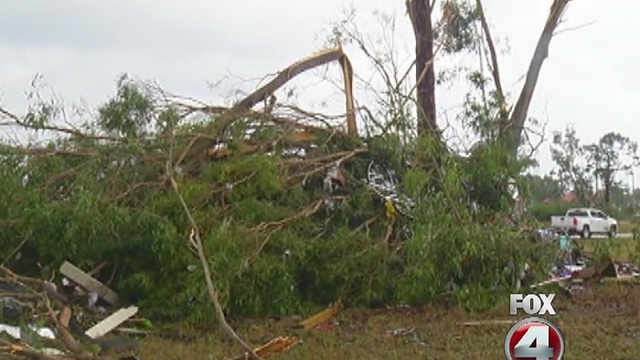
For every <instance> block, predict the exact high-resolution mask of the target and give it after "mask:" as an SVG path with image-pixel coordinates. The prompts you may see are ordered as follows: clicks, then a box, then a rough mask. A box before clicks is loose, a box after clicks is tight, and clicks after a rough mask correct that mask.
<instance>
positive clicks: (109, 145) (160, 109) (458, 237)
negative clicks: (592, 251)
mask: <svg viewBox="0 0 640 360" xmlns="http://www.w3.org/2000/svg"><path fill="white" fill-rule="evenodd" d="M324 54H326V53H324ZM240 103H242V102H240ZM347 103H349V100H347ZM54 110H55V109H54V108H51V107H47V106H46V105H45V104H38V106H35V107H33V108H32V111H31V112H29V113H27V114H26V115H24V116H18V115H15V114H13V113H11V112H9V111H7V110H3V111H2V112H3V114H4V115H5V117H7V119H8V120H10V121H12V122H13V123H14V124H15V125H18V126H21V127H25V128H30V129H38V130H47V131H54V132H57V133H58V134H64V135H66V136H65V137H60V138H58V139H56V140H53V141H51V142H49V143H47V144H45V145H43V146H28V147H21V146H9V145H6V146H4V147H3V148H2V162H1V163H0V166H2V169H3V173H4V174H5V177H4V180H3V182H2V184H3V187H2V192H1V193H0V197H2V199H3V200H4V201H5V202H6V203H11V204H13V205H12V206H10V207H5V208H3V210H2V211H1V213H0V217H1V219H2V227H0V237H2V239H3V241H2V245H0V251H2V254H13V255H12V256H11V257H10V258H8V259H7V261H8V262H9V263H10V264H11V265H12V266H13V267H14V268H16V269H17V270H19V271H21V272H24V273H25V274H28V275H37V276H48V275H49V274H51V272H52V269H55V268H56V267H57V266H59V265H60V263H61V262H63V261H64V260H69V261H72V262H74V263H76V264H78V266H82V267H87V268H92V267H94V266H96V265H97V264H98V263H100V262H103V261H105V262H107V263H108V265H107V266H104V267H102V268H101V270H100V272H99V273H98V274H97V275H96V276H97V277H99V278H100V279H101V280H103V281H104V282H106V283H112V284H113V287H114V288H115V289H117V290H118V291H119V292H120V293H122V294H128V295H129V300H130V301H135V302H138V303H140V305H141V308H143V309H145V311H147V312H148V313H149V314H151V315H155V316H158V317H160V318H162V317H163V316H166V317H173V316H179V315H180V316H182V315H186V314H189V316H190V317H192V318H193V319H194V320H198V319H200V320H204V319H207V318H209V316H210V314H211V313H210V312H208V311H203V309H205V308H199V307H194V306H193V305H194V304H203V305H204V304H206V301H207V297H208V296H207V292H206V291H205V290H204V289H203V287H202V286H201V276H198V273H199V270H197V269H198V268H197V267H195V268H194V267H193V265H195V264H197V263H198V259H197V257H195V256H194V253H193V252H197V250H198V248H199V247H198V245H197V244H195V245H194V243H195V241H192V240H193V239H190V237H189V234H190V233H191V231H192V229H194V228H195V229H196V234H197V235H198V236H200V237H201V241H202V248H203V250H204V252H205V253H206V254H208V265H209V266H210V267H211V273H212V274H214V275H213V276H214V277H215V278H214V280H213V281H214V283H215V284H216V286H217V289H216V293H217V294H218V295H216V297H217V298H218V299H219V300H220V303H221V304H222V306H224V307H225V308H226V309H227V310H228V311H230V312H231V313H233V314H235V315H259V314H266V313H270V314H273V313H296V312H301V311H304V309H306V308H308V307H309V306H311V307H314V306H324V305H326V304H327V303H329V302H332V301H334V300H335V299H336V298H340V297H343V298H345V299H346V301H347V302H348V303H349V304H355V305H358V304H359V305H376V304H383V303H388V302H396V301H402V302H425V301H428V300H429V299H434V298H437V297H438V296H440V295H441V294H442V293H445V292H447V291H448V290H450V287H451V286H453V284H455V287H456V288H457V289H458V290H457V291H456V292H455V294H457V295H456V296H458V297H460V299H461V300H462V301H463V302H465V303H467V305H468V306H469V307H470V308H481V307H482V306H483V305H482V304H485V305H487V304H489V303H490V299H491V298H492V297H493V296H494V294H493V292H492V291H490V290H488V289H490V288H492V287H493V286H495V285H499V284H503V285H504V288H505V289H506V288H507V287H508V286H509V285H508V284H511V281H512V280H513V276H514V274H516V273H517V266H516V264H521V263H523V261H524V259H525V258H527V259H530V258H532V254H531V253H530V252H529V250H527V249H528V248H527V247H526V246H523V243H522V242H521V241H519V240H517V239H518V238H519V236H518V235H517V233H515V232H512V231H506V230H505V229H503V228H502V225H501V224H498V223H490V222H489V218H490V217H492V216H494V215H495V214H497V213H499V211H500V209H501V208H502V209H505V211H507V210H506V209H508V206H507V207H505V205H508V203H509V201H512V200H513V199H511V197H510V195H509V194H508V193H507V192H506V191H502V192H501V190H499V189H496V188H495V186H494V185H495V184H493V183H492V182H485V183H484V184H476V185H477V186H476V188H477V189H476V191H478V194H480V193H483V191H481V190H482V189H484V190H486V191H485V192H490V193H492V194H494V195H493V196H486V194H485V195H483V198H482V199H475V200H477V201H475V200H474V201H475V202H472V201H471V199H470V197H469V196H470V195H469V194H468V193H467V191H466V188H465V186H466V184H468V181H469V179H471V178H473V177H474V176H476V175H473V174H478V170H479V169H483V171H484V173H482V174H489V172H492V171H493V173H492V174H491V176H494V175H496V176H499V177H504V176H507V175H508V174H506V173H504V174H502V175H500V172H504V171H506V170H505V169H504V168H502V167H500V166H497V164H496V162H495V160H494V158H495V153H491V152H487V153H486V154H484V155H482V154H481V153H478V155H477V156H476V157H474V158H473V159H468V160H464V159H460V158H458V157H451V158H449V159H448V160H446V161H445V162H444V165H443V166H444V168H443V170H444V171H443V172H444V174H445V176H444V178H443V180H444V181H441V180H440V179H437V180H436V179H435V178H432V177H430V176H429V172H428V170H427V169H426V168H424V167H422V166H421V165H420V164H421V163H422V164H424V163H425V162H424V159H425V158H428V157H429V156H431V155H429V152H428V149H429V145H428V144H427V143H424V142H417V143H415V144H412V145H409V146H401V145H400V143H399V142H398V139H397V138H395V137H394V136H393V135H387V136H384V137H373V138H359V137H354V136H351V135H350V134H348V133H347V132H343V131H342V130H341V128H340V127H339V125H340V124H338V125H336V124H335V120H332V119H329V118H327V117H323V116H322V115H319V114H312V113H309V112H306V111H303V110H301V109H297V108H295V107H292V106H286V105H280V104H273V107H272V108H271V109H269V111H253V110H245V111H244V112H241V113H237V112H236V111H237V109H236V110H234V109H233V108H232V109H225V108H221V107H213V106H209V105H203V104H198V103H195V102H194V101H186V100H184V99H182V98H179V97H176V96H171V95H168V94H167V93H166V92H165V91H163V90H161V89H158V88H156V87H153V86H148V85H145V84H141V83H137V82H133V81H130V80H128V79H126V78H122V79H121V80H120V81H119V82H118V87H117V92H116V95H115V96H114V98H113V99H111V100H110V101H108V102H106V103H105V104H104V106H103V107H101V109H100V111H99V114H100V115H99V116H98V118H96V119H92V120H90V121H89V122H87V123H86V124H84V126H83V129H85V130H82V131H81V130H78V129H71V128H62V127H56V126H55V125H52V124H54V122H52V118H53V117H54V116H55V114H56V112H55V111H54ZM230 113H233V118H232V120H233V121H229V120H228V119H230V118H229V116H231V115H229V114H230ZM47 116H49V117H47ZM347 119H349V116H348V117H347ZM219 121H225V122H228V125H226V129H225V131H223V132H220V133H218V134H215V135H212V134H210V133H208V132H207V131H206V130H207V129H211V128H212V126H214V127H215V124H216V123H217V122H219ZM332 122H333V123H334V124H331V123H332ZM347 128H349V127H348V126H347ZM200 139H205V140H207V141H209V142H210V144H212V146H209V147H207V148H204V149H203V151H201V152H198V153H194V152H193V149H194V146H193V144H194V143H196V142H197V141H200ZM188 163H191V164H197V166H193V167H188V166H186V165H185V164H188ZM408 163H411V164H412V165H411V166H408ZM171 164H173V166H171ZM167 166H168V167H167ZM168 174H172V175H171V176H168ZM483 176H484V175H483ZM398 179H403V181H402V183H400V181H399V180H398ZM172 184H173V185H172ZM176 186H177V187H179V189H180V195H181V197H180V198H179V197H176V194H175V191H174V190H175V187H176ZM435 188H437V189H439V190H438V191H436V192H434V191H435V190H434V189H435ZM181 199H182V200H184V203H182V200H181ZM510 199H511V200H510ZM478 201H479V203H478ZM472 203H473V204H475V206H471V205H472ZM185 204H186V205H185ZM478 204H479V205H480V210H479V211H478V206H477V205H478ZM184 206H187V208H185V207H184ZM483 209H485V210H483ZM185 210H189V213H190V214H191V215H189V216H187V212H185ZM190 219H192V220H190ZM461 224H463V225H462V226H461ZM196 225H197V227H196ZM520 237H522V236H520ZM25 239H26V240H25ZM189 248H191V249H192V250H193V252H190V251H185V249H189ZM532 249H533V247H532ZM530 250H531V249H530ZM532 251H533V250H532ZM501 269H504V270H505V271H502V270H501ZM415 284H421V285H420V286H416V285H415ZM471 294H475V295H471ZM480 294H482V295H480ZM469 296H471V297H472V298H473V299H474V300H473V301H471V300H469V301H470V302H469V301H467V300H464V299H465V298H466V297H469ZM478 296H481V297H482V298H485V301H480V302H478V301H477V297H478ZM187 309H188V310H187ZM194 309H201V310H198V311H193V310H194Z"/></svg>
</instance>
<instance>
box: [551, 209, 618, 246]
mask: <svg viewBox="0 0 640 360" xmlns="http://www.w3.org/2000/svg"><path fill="white" fill-rule="evenodd" d="M551 227H552V228H554V229H563V230H566V231H567V232H568V233H569V235H576V234H577V235H580V237H581V238H583V239H584V238H590V237H591V235H592V234H607V235H609V237H615V236H616V233H617V231H618V221H616V219H614V218H612V217H609V216H608V215H607V214H605V213H604V212H602V211H600V210H598V209H592V208H576V209H569V210H567V213H566V214H565V215H564V216H552V217H551Z"/></svg>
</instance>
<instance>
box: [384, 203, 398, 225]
mask: <svg viewBox="0 0 640 360" xmlns="http://www.w3.org/2000/svg"><path fill="white" fill-rule="evenodd" d="M384 207H385V214H386V215H387V219H389V220H395V218H396V207H395V205H393V201H391V199H387V200H386V201H385V202H384Z"/></svg>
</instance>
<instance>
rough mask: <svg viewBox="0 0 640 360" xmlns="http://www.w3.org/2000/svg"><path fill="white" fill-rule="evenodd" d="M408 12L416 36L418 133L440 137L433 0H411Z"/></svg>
mask: <svg viewBox="0 0 640 360" xmlns="http://www.w3.org/2000/svg"><path fill="white" fill-rule="evenodd" d="M406 5H407V12H408V14H409V18H410V19H411V25H412V26H413V33H414V36H415V39H416V103H417V110H416V111H417V118H418V135H426V134H433V135H435V136H437V137H438V138H439V137H440V132H439V130H438V125H437V123H436V97H435V87H436V75H435V70H434V67H433V61H431V59H432V58H433V24H432V23H431V11H432V6H433V3H431V2H430V1H429V0H407V2H406Z"/></svg>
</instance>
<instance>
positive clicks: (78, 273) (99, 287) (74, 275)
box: [60, 261, 119, 306]
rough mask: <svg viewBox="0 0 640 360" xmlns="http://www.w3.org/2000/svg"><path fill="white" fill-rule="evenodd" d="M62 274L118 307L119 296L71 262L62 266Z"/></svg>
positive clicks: (66, 262)
mask: <svg viewBox="0 0 640 360" xmlns="http://www.w3.org/2000/svg"><path fill="white" fill-rule="evenodd" d="M60 273H61V274H62V275H64V276H66V277H68V278H69V280H71V281H73V282H75V283H77V284H78V285H80V286H82V287H83V288H85V289H86V290H88V291H92V292H95V293H96V294H98V296H100V297H101V298H102V299H104V300H106V301H107V302H108V303H109V304H111V305H113V306H118V303H119V299H118V294H116V293H115V292H114V291H113V290H111V289H109V288H108V287H106V286H105V285H104V284H103V283H101V282H100V281H98V280H96V279H94V278H93V277H92V276H91V275H89V274H87V273H86V272H84V271H82V270H80V269H79V268H77V267H76V266H75V265H73V264H71V263H70V262H68V261H65V262H64V264H62V265H61V266H60Z"/></svg>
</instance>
